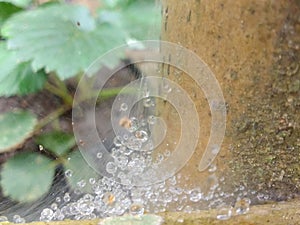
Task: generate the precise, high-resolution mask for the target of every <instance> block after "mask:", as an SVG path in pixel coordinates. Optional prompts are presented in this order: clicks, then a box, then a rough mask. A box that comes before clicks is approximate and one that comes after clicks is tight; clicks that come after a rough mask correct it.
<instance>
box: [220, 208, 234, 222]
mask: <svg viewBox="0 0 300 225" xmlns="http://www.w3.org/2000/svg"><path fill="white" fill-rule="evenodd" d="M217 213H218V215H217V219H218V220H228V219H230V217H231V215H232V208H231V206H230V207H226V206H223V207H219V208H218V209H217Z"/></svg>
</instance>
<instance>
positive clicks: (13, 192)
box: [1, 152, 54, 201]
mask: <svg viewBox="0 0 300 225" xmlns="http://www.w3.org/2000/svg"><path fill="white" fill-rule="evenodd" d="M53 175H54V167H53V165H52V164H51V160H50V159H48V158H47V157H45V156H43V155H41V154H37V153H31V152H30V153H28V152H24V153H21V154H18V155H16V156H15V157H13V158H11V159H9V160H8V161H7V162H6V163H5V164H4V167H3V169H2V172H1V185H2V188H3V191H4V194H5V195H8V196H10V197H11V198H12V199H13V200H17V201H32V200H34V199H36V198H39V197H41V196H42V195H44V194H45V193H46V192H47V191H48V190H49V188H50V185H51V183H52V179H53Z"/></svg>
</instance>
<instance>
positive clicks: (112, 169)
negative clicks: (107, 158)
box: [106, 162, 117, 174]
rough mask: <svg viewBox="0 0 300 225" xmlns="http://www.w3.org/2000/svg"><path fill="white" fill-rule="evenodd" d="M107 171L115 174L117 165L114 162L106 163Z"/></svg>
mask: <svg viewBox="0 0 300 225" xmlns="http://www.w3.org/2000/svg"><path fill="white" fill-rule="evenodd" d="M106 171H107V172H108V173H111V174H114V173H115V172H116V171H117V167H116V165H115V164H114V163H113V162H108V163H107V164H106Z"/></svg>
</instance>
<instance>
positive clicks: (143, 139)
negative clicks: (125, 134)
mask: <svg viewBox="0 0 300 225" xmlns="http://www.w3.org/2000/svg"><path fill="white" fill-rule="evenodd" d="M135 137H136V138H138V139H139V140H140V141H141V142H143V143H144V142H146V141H147V140H148V133H147V132H146V131H144V130H139V131H136V132H135Z"/></svg>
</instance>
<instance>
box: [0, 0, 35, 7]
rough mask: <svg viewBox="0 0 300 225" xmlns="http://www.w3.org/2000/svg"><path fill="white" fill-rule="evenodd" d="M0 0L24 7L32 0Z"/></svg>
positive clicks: (0, 0)
mask: <svg viewBox="0 0 300 225" xmlns="http://www.w3.org/2000/svg"><path fill="white" fill-rule="evenodd" d="M0 2H8V3H11V4H13V5H15V6H18V7H22V8H26V7H28V6H29V5H30V4H31V2H32V0H0Z"/></svg>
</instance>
